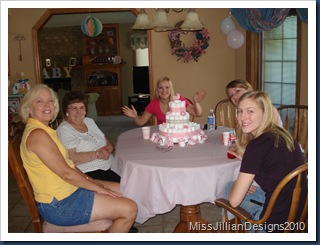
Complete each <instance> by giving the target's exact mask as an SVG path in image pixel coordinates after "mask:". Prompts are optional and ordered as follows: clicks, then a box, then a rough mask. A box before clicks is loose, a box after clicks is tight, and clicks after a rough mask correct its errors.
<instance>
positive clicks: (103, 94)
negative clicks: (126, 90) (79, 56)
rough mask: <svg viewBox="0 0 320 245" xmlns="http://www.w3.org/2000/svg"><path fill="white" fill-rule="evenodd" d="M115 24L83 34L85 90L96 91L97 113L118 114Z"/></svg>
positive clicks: (118, 85)
mask: <svg viewBox="0 0 320 245" xmlns="http://www.w3.org/2000/svg"><path fill="white" fill-rule="evenodd" d="M118 30H119V27H118V24H106V25H103V31H102V33H101V34H100V35H99V36H97V37H94V38H91V37H85V52H86V56H87V57H89V58H90V62H89V64H83V66H82V67H83V71H84V80H85V81H84V82H85V88H86V92H89V93H98V94H99V98H98V100H97V102H96V108H97V114H98V115H118V114H121V113H122V111H121V107H122V96H121V93H122V91H121V65H120V64H114V63H113V58H114V57H115V56H118V55H120V51H119V31H118Z"/></svg>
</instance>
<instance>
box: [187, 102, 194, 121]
mask: <svg viewBox="0 0 320 245" xmlns="http://www.w3.org/2000/svg"><path fill="white" fill-rule="evenodd" d="M186 99H187V100H188V101H189V103H190V104H191V105H193V102H192V100H190V99H188V98H186ZM190 121H191V122H194V116H193V115H190Z"/></svg>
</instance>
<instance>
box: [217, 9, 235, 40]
mask: <svg viewBox="0 0 320 245" xmlns="http://www.w3.org/2000/svg"><path fill="white" fill-rule="evenodd" d="M234 28H236V25H235V24H234V21H233V19H232V17H231V14H229V16H228V17H227V18H225V19H224V20H223V21H222V22H221V24H220V31H221V32H222V33H223V34H224V35H227V34H228V33H229V32H230V31H231V30H233V29H234Z"/></svg>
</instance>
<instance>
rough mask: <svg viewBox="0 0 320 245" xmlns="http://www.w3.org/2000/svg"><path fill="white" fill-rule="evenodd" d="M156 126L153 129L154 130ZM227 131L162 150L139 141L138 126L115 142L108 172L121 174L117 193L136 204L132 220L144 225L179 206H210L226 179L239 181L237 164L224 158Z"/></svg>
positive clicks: (220, 193)
mask: <svg viewBox="0 0 320 245" xmlns="http://www.w3.org/2000/svg"><path fill="white" fill-rule="evenodd" d="M157 129H158V127H157V126H153V127H152V128H151V133H152V132H156V130H157ZM223 131H228V129H227V128H223V127H218V129H217V130H215V131H214V132H212V133H211V132H210V133H208V136H209V137H208V139H207V140H206V141H205V142H204V143H203V144H197V145H194V146H186V147H184V148H180V147H179V146H177V145H175V146H174V147H173V149H172V150H171V151H168V152H165V153H163V152H160V151H157V150H156V144H155V143H153V142H151V141H150V140H144V139H143V138H142V132H141V128H136V129H132V130H129V131H127V132H124V133H123V134H121V135H120V136H119V138H118V141H117V144H116V151H115V162H114V164H113V166H112V169H113V170H114V171H115V172H117V173H118V174H119V175H120V176H121V183H120V189H121V191H122V193H123V195H124V196H125V197H128V198H130V199H133V200H134V201H135V202H136V203H137V205H138V215H137V219H136V222H138V223H141V224H142V223H144V222H145V221H147V220H148V219H149V218H151V217H154V216H155V215H156V214H162V213H166V212H169V211H170V210H172V209H173V208H174V207H175V206H176V205H177V204H181V205H195V204H200V203H203V202H211V203H213V202H214V200H215V199H217V198H220V197H223V193H224V189H225V186H226V184H227V183H228V182H229V181H232V180H233V179H234V178H236V177H237V174H238V171H239V165H240V161H239V160H237V159H232V160H231V159H228V158H227V148H226V147H225V146H223V145H222V144H221V143H220V135H221V133H222V132H223Z"/></svg>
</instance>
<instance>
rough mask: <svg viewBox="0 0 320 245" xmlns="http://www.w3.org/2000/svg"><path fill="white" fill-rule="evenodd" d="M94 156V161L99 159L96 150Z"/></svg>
mask: <svg viewBox="0 0 320 245" xmlns="http://www.w3.org/2000/svg"><path fill="white" fill-rule="evenodd" d="M94 156H95V158H94V159H99V152H98V150H96V151H95V152H94Z"/></svg>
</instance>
